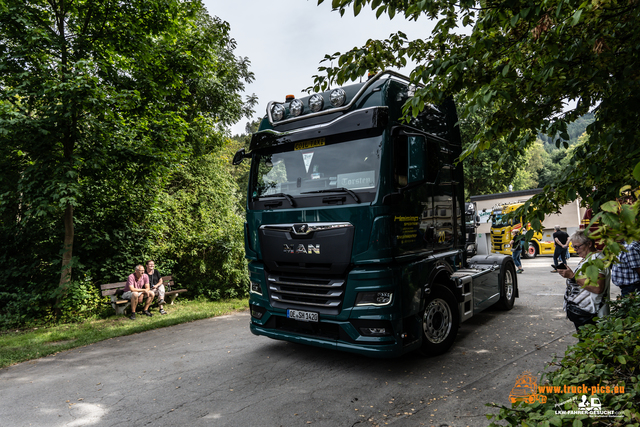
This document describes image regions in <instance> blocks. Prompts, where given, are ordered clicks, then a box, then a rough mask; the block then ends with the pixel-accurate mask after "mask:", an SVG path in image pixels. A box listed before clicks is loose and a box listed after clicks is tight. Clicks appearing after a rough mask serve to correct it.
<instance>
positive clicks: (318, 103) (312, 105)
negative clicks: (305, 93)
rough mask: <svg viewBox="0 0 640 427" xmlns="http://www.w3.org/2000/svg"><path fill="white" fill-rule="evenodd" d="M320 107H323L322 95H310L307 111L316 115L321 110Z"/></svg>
mask: <svg viewBox="0 0 640 427" xmlns="http://www.w3.org/2000/svg"><path fill="white" fill-rule="evenodd" d="M322 107H324V99H323V98H322V95H318V94H317V93H316V94H315V95H311V98H309V110H311V111H313V112H314V113H317V112H318V111H320V110H322Z"/></svg>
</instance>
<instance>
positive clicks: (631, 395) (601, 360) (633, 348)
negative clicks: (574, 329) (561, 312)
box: [487, 294, 640, 426]
mask: <svg viewBox="0 0 640 427" xmlns="http://www.w3.org/2000/svg"><path fill="white" fill-rule="evenodd" d="M576 336H577V337H578V338H579V339H580V342H579V343H578V344H576V345H574V346H571V347H569V348H568V349H567V351H566V353H565V355H564V358H562V360H561V361H560V362H558V361H556V360H554V361H553V362H552V363H551V364H550V366H551V367H552V369H553V370H552V371H549V372H546V373H544V374H543V377H542V379H541V381H540V383H539V386H557V387H560V391H561V392H559V393H550V394H547V398H548V400H547V402H546V403H544V404H541V403H535V404H526V403H522V402H517V403H515V404H513V405H512V407H511V408H507V407H505V406H497V405H495V404H488V405H487V406H494V407H499V408H500V412H499V413H498V414H497V415H493V416H488V418H489V419H492V418H495V419H496V421H500V420H506V421H507V422H509V423H510V424H511V425H529V426H533V425H555V426H575V425H585V426H589V425H601V424H603V423H606V425H610V426H638V425H640V409H639V408H640V368H639V367H640V297H639V296H638V295H634V294H632V295H630V296H628V297H624V298H621V299H618V300H617V301H613V302H612V313H611V315H610V316H608V317H606V318H604V319H600V320H599V321H598V323H597V324H596V325H586V326H583V327H582V328H580V330H579V332H578V333H577V334H576ZM545 378H546V381H545V380H544V379H545ZM583 384H584V385H586V386H587V387H588V389H589V393H587V395H589V394H591V393H590V391H591V390H592V387H594V389H593V390H596V389H595V387H598V386H600V387H601V388H602V387H609V390H610V393H599V392H596V396H597V397H598V398H599V399H600V401H601V403H602V410H603V411H604V410H607V411H615V412H618V413H620V414H623V417H620V418H596V417H589V416H587V415H568V414H561V415H556V413H555V412H556V411H562V410H566V411H570V410H577V409H579V408H578V407H577V403H578V402H580V398H581V395H582V394H585V393H577V394H576V393H565V392H564V386H572V385H574V386H581V385H583ZM615 387H618V393H614V390H615V389H614V388H615ZM620 387H624V392H620V391H621V389H620ZM571 399H574V400H573V401H571ZM561 402H566V403H564V404H563V405H560V406H556V405H557V404H559V403H561ZM490 425H491V426H498V425H501V424H497V423H495V422H492V423H491V424H490Z"/></svg>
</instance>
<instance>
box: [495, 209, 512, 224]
mask: <svg viewBox="0 0 640 427" xmlns="http://www.w3.org/2000/svg"><path fill="white" fill-rule="evenodd" d="M511 222H512V221H511V220H509V221H507V220H506V215H502V212H499V213H498V212H494V213H493V214H492V215H491V227H492V228H502V227H506V226H507V225H510V224H511Z"/></svg>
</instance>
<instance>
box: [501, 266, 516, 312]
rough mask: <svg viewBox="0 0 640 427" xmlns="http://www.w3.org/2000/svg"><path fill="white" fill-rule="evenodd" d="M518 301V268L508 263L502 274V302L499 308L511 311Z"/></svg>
mask: <svg viewBox="0 0 640 427" xmlns="http://www.w3.org/2000/svg"><path fill="white" fill-rule="evenodd" d="M515 301H516V267H515V265H513V262H509V261H508V262H507V263H506V265H505V266H504V271H502V273H501V274H500V300H499V301H498V307H499V308H501V309H502V310H511V309H512V308H513V304H514V303H515Z"/></svg>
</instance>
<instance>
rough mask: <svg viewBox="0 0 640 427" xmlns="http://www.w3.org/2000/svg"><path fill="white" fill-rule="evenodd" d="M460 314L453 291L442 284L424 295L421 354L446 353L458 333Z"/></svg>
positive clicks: (435, 354)
mask: <svg viewBox="0 0 640 427" xmlns="http://www.w3.org/2000/svg"><path fill="white" fill-rule="evenodd" d="M459 324H460V316H459V314H458V305H457V304H456V299H455V297H454V296H453V293H452V292H451V291H450V290H449V289H447V288H446V287H444V286H441V285H435V286H434V287H433V289H431V292H430V293H429V294H428V295H427V296H426V299H425V304H424V310H423V311H422V321H421V327H422V347H421V348H420V350H419V352H420V354H422V355H423V356H437V355H439V354H443V353H446V352H447V351H448V350H449V349H450V348H451V346H452V345H453V342H454V341H455V339H456V335H457V334H458V326H459Z"/></svg>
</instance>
